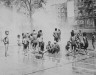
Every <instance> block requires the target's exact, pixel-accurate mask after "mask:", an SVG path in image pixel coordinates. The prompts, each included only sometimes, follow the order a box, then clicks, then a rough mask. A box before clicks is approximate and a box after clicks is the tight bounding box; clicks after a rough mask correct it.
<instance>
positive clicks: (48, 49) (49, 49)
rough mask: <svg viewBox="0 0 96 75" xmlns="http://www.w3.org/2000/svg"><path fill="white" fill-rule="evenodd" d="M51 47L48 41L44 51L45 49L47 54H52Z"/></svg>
mask: <svg viewBox="0 0 96 75" xmlns="http://www.w3.org/2000/svg"><path fill="white" fill-rule="evenodd" d="M51 47H52V45H51V41H48V44H47V46H46V49H47V51H48V53H52V51H51Z"/></svg>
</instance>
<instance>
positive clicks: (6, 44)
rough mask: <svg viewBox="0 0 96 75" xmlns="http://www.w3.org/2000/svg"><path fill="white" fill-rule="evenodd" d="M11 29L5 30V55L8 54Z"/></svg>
mask: <svg viewBox="0 0 96 75" xmlns="http://www.w3.org/2000/svg"><path fill="white" fill-rule="evenodd" d="M8 34H9V31H5V35H6V36H5V38H4V39H3V42H4V45H5V57H7V56H8V54H7V52H8V47H9V38H8Z"/></svg>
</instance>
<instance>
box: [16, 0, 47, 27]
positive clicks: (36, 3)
mask: <svg viewBox="0 0 96 75" xmlns="http://www.w3.org/2000/svg"><path fill="white" fill-rule="evenodd" d="M14 3H15V4H16V5H18V4H19V5H20V8H19V10H20V9H21V8H24V9H26V10H27V12H28V13H27V14H28V16H29V18H30V23H31V26H32V28H33V25H32V14H33V13H34V12H35V9H37V8H41V7H42V3H44V4H45V3H46V2H45V1H44V0H15V1H14ZM25 13H26V12H25Z"/></svg>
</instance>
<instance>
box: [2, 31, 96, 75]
mask: <svg viewBox="0 0 96 75" xmlns="http://www.w3.org/2000/svg"><path fill="white" fill-rule="evenodd" d="M64 35H65V36H66V35H67V33H66V34H65V33H64ZM64 35H62V38H63V40H61V42H60V43H59V44H60V48H61V51H60V53H58V54H54V55H48V54H47V53H46V54H45V55H44V58H43V59H37V58H36V55H37V54H34V52H33V50H32V49H30V50H29V51H28V53H27V56H24V54H23V50H22V46H21V48H20V49H18V46H16V45H11V46H9V50H8V54H9V55H8V57H5V56H4V51H5V50H4V46H3V45H2V46H0V75H95V73H96V59H95V58H96V54H95V53H96V52H95V51H93V50H92V47H91V44H90V49H89V50H88V52H89V53H88V55H77V58H75V59H73V57H69V58H67V57H66V56H65V54H66V51H65V44H66V42H67V40H68V38H67V37H63V36H64ZM18 51H19V52H18Z"/></svg>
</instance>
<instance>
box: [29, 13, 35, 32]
mask: <svg viewBox="0 0 96 75" xmlns="http://www.w3.org/2000/svg"><path fill="white" fill-rule="evenodd" d="M29 18H30V29H31V30H30V31H31V32H32V31H33V29H34V26H33V22H32V21H33V20H32V14H31V12H30V17H29Z"/></svg>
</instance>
